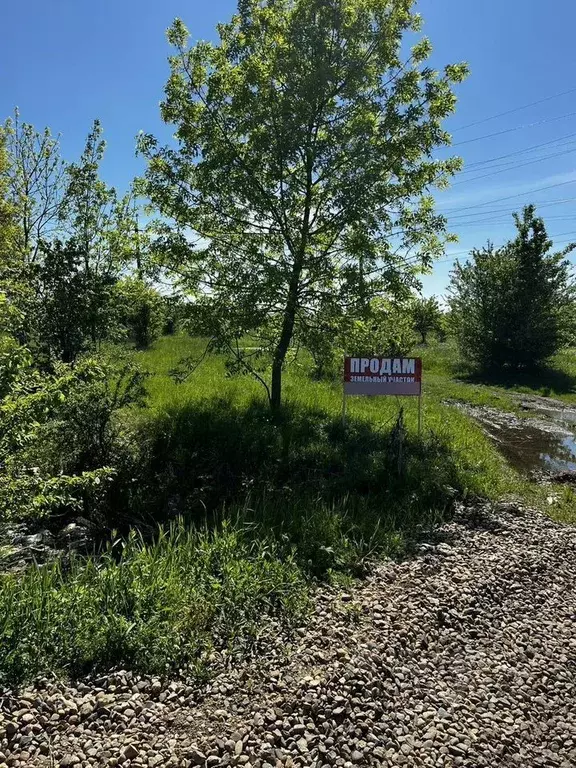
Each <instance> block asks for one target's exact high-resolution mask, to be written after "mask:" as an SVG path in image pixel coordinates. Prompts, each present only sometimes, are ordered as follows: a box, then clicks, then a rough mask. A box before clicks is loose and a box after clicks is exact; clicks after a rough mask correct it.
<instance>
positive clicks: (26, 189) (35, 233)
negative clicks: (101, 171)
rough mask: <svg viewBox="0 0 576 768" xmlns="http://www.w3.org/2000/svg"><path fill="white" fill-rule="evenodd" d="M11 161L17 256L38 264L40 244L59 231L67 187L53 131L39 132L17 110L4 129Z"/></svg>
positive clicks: (10, 175)
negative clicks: (17, 232) (17, 231)
mask: <svg viewBox="0 0 576 768" xmlns="http://www.w3.org/2000/svg"><path fill="white" fill-rule="evenodd" d="M2 132H3V134H4V136H5V141H6V149H7V152H8V157H9V159H10V165H9V170H8V173H7V181H8V190H7V193H8V195H9V197H10V200H11V202H12V204H13V205H14V208H15V211H16V217H17V223H18V230H19V236H18V240H17V242H16V249H17V252H18V254H19V255H20V256H21V257H22V258H23V259H24V260H26V261H30V262H35V261H36V260H37V258H38V253H39V248H40V243H41V241H42V240H46V239H48V238H49V237H51V235H52V234H53V233H54V232H55V231H56V230H57V229H58V225H59V215H60V210H61V205H62V199H63V194H64V187H65V168H66V167H65V163H64V161H63V160H62V158H61V156H60V145H59V141H58V138H57V137H54V136H52V134H51V132H50V129H49V128H45V129H44V130H43V131H37V130H36V129H35V128H34V126H33V125H30V124H29V123H23V122H22V121H21V120H20V113H19V111H18V110H17V109H16V110H15V111H14V117H12V118H8V119H7V120H6V122H5V123H4V126H3V127H2Z"/></svg>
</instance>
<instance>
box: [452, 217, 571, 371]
mask: <svg viewBox="0 0 576 768" xmlns="http://www.w3.org/2000/svg"><path fill="white" fill-rule="evenodd" d="M514 221H515V224H516V228H517V230H518V234H517V236H516V237H515V238H514V239H513V240H511V241H510V242H509V243H507V244H506V245H505V246H503V247H502V248H494V246H493V245H492V244H491V243H488V245H487V246H486V247H485V248H482V249H479V250H473V251H472V254H471V256H472V258H471V259H470V260H468V261H467V262H466V263H465V264H460V263H459V262H457V263H456V266H455V268H454V271H453V273H452V278H451V284H450V309H451V314H452V317H451V326H452V327H453V328H454V330H455V334H456V337H457V340H458V343H459V346H460V348H461V351H462V353H463V355H464V356H465V357H466V358H467V359H468V360H470V361H471V362H473V363H474V364H476V365H477V366H479V367H480V368H482V369H485V370H489V369H495V368H496V369H497V368H502V367H513V368H528V367H534V366H538V365H540V364H542V363H544V362H545V361H546V360H547V359H548V358H550V357H551V356H552V355H554V354H555V353H556V352H557V351H558V350H559V349H560V348H561V347H562V346H564V345H565V344H567V343H568V342H569V340H570V338H571V335H572V334H573V331H574V324H575V321H576V283H575V281H574V279H573V276H572V265H571V264H570V262H569V261H568V260H567V259H566V258H565V257H566V255H567V254H568V253H570V252H571V251H573V250H574V249H575V248H576V243H573V244H571V245H569V246H567V247H566V248H564V249H562V250H561V251H559V252H553V251H552V248H553V243H552V241H551V240H550V239H549V237H548V235H547V233H546V228H545V226H544V222H543V220H542V219H541V218H539V217H537V216H536V215H535V207H534V206H533V205H528V206H526V207H525V208H524V210H523V212H522V214H514Z"/></svg>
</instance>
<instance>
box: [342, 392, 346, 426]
mask: <svg viewBox="0 0 576 768" xmlns="http://www.w3.org/2000/svg"><path fill="white" fill-rule="evenodd" d="M342 426H343V427H345V426H346V390H345V389H344V387H342Z"/></svg>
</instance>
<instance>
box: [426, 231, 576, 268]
mask: <svg viewBox="0 0 576 768" xmlns="http://www.w3.org/2000/svg"><path fill="white" fill-rule="evenodd" d="M570 234H571V235H576V230H575V231H574V232H562V233H561V234H560V235H557V237H560V236H563V235H570ZM550 240H552V244H553V245H554V246H555V245H567V244H569V243H573V242H574V240H573V239H572V238H568V239H567V240H555V239H554V238H553V237H550ZM499 247H500V248H502V247H503V246H499ZM472 250H474V249H473V248H467V249H466V250H465V251H457V252H456V253H453V254H452V255H451V256H450V258H448V259H438V261H435V262H434V264H448V262H450V261H456V259H457V258H458V256H463V255H464V254H469V253H470V252H471V251H472Z"/></svg>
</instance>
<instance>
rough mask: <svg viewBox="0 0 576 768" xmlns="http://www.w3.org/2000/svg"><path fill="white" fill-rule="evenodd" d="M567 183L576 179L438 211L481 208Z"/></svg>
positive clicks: (456, 211) (444, 212)
mask: <svg viewBox="0 0 576 768" xmlns="http://www.w3.org/2000/svg"><path fill="white" fill-rule="evenodd" d="M568 184H576V179H571V180H570V181H562V182H560V183H559V184H548V185H547V186H545V187H537V188H536V189H529V190H527V191H526V192H518V193H516V194H515V195H506V196H505V197H496V198H494V199H493V200H486V201H485V202H483V203H477V204H476V205H468V206H464V207H463V208H449V209H448V210H446V211H440V213H441V214H442V215H447V214H450V213H458V212H460V211H470V210H473V209H474V208H481V207H482V206H484V205H491V204H492V203H499V202H501V201H502V200H513V199H514V198H515V197H522V195H533V194H534V193H535V192H544V191H545V190H547V189H556V188H557V187H565V186H567V185H568Z"/></svg>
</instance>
